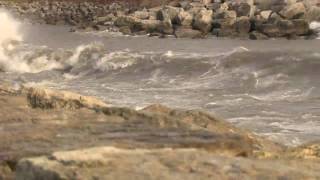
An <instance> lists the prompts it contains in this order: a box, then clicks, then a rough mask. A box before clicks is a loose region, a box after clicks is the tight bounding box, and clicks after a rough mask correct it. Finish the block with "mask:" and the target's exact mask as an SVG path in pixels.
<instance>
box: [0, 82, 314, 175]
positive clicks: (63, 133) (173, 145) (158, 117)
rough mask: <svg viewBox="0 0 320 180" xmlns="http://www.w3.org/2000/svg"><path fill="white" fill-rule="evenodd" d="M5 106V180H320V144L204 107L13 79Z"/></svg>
mask: <svg viewBox="0 0 320 180" xmlns="http://www.w3.org/2000/svg"><path fill="white" fill-rule="evenodd" d="M0 106H1V109H0V117H1V118H0V136H1V139H0V179H6V180H7V179H9V180H10V179H23V180H29V179H30V180H32V179H48V180H50V179H52V180H59V179H61V180H62V179H132V178H133V177H134V178H136V179H160V178H164V179H182V178H185V179H212V178H214V179H233V178H241V179H261V178H263V179H279V178H280V179H281V178H283V179H319V178H320V173H319V172H320V171H319V170H320V166H319V162H320V159H319V158H320V156H319V144H318V143H312V144H308V145H304V146H301V147H298V148H288V147H285V146H282V145H279V144H276V143H273V142H271V141H269V140H267V139H265V138H263V137H260V136H257V135H255V134H253V133H250V132H248V131H246V130H241V129H238V128H236V127H234V126H232V125H231V124H229V123H227V122H224V121H223V120H220V119H218V118H215V117H214V116H212V115H209V114H207V113H204V112H200V111H195V110H175V109H170V108H168V107H164V106H161V105H152V106H149V107H146V108H144V109H142V110H139V111H136V110H132V109H129V108H120V107H112V106H110V105H108V104H106V103H104V102H101V101H99V100H97V99H95V98H93V97H86V96H82V95H79V94H75V93H70V92H64V91H54V90H48V89H44V88H39V87H24V86H19V85H15V86H11V85H10V84H9V83H6V84H5V83H2V85H0ZM302 159H303V160H302Z"/></svg>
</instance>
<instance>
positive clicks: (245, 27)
mask: <svg viewBox="0 0 320 180" xmlns="http://www.w3.org/2000/svg"><path fill="white" fill-rule="evenodd" d="M235 26H236V31H237V32H238V33H239V35H246V34H248V33H249V31H250V30H251V22H250V19H249V18H248V17H247V16H242V17H239V18H237V21H236V24H235Z"/></svg>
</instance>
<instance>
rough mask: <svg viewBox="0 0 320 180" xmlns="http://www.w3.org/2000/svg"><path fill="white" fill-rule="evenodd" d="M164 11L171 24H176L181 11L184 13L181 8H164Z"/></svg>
mask: <svg viewBox="0 0 320 180" xmlns="http://www.w3.org/2000/svg"><path fill="white" fill-rule="evenodd" d="M165 11H166V12H167V13H168V15H169V18H170V20H171V22H172V24H177V19H178V15H179V13H180V12H181V11H184V10H183V9H182V8H178V7H172V6H166V7H165Z"/></svg>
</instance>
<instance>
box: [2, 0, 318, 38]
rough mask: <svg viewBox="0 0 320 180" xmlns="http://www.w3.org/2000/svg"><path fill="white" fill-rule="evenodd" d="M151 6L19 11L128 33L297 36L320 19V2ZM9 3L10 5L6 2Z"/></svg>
mask: <svg viewBox="0 0 320 180" xmlns="http://www.w3.org/2000/svg"><path fill="white" fill-rule="evenodd" d="M174 2H175V3H169V5H164V6H159V7H154V8H149V9H146V8H144V7H138V8H136V7H135V8H131V7H130V6H128V5H126V4H123V3H122V4H119V3H118V4H117V3H113V4H108V5H106V4H95V3H92V2H79V3H75V2H66V1H62V2H55V1H35V2H33V3H31V4H30V3H29V4H19V5H16V6H14V7H16V8H14V9H15V10H16V12H17V13H18V14H20V15H24V16H26V15H27V16H33V17H34V19H38V20H40V21H44V23H47V24H69V25H74V26H77V27H78V28H80V29H90V30H92V29H95V30H106V29H109V30H119V31H121V32H122V33H124V34H130V35H134V34H139V35H141V34H151V35H152V36H155V35H159V36H164V35H175V36H176V37H189V38H200V37H206V36H209V35H213V36H218V37H241V38H250V39H268V38H279V37H287V38H297V37H299V36H310V35H312V34H313V32H312V30H310V28H309V23H310V22H312V21H319V20H320V7H319V4H320V3H319V1H318V0H182V1H174ZM7 6H10V5H7ZM11 7H12V5H11Z"/></svg>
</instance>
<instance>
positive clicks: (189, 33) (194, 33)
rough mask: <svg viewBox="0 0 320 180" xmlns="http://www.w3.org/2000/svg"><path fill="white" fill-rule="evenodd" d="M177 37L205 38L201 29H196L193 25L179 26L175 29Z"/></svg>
mask: <svg viewBox="0 0 320 180" xmlns="http://www.w3.org/2000/svg"><path fill="white" fill-rule="evenodd" d="M175 36H176V37H177V38H203V37H204V36H203V34H202V32H201V31H199V30H194V29H192V27H189V28H188V27H178V28H177V29H176V30H175Z"/></svg>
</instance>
